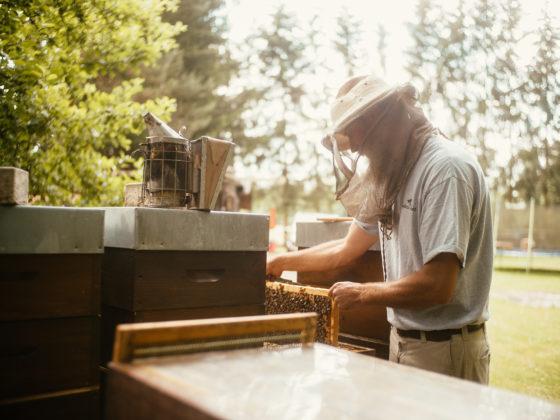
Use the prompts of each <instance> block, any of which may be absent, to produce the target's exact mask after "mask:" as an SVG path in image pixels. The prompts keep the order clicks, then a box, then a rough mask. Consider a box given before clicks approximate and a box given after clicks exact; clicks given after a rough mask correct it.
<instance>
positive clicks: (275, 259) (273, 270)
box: [266, 255, 284, 277]
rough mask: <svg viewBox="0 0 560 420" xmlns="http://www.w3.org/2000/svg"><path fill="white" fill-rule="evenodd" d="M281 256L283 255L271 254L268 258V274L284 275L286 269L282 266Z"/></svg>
mask: <svg viewBox="0 0 560 420" xmlns="http://www.w3.org/2000/svg"><path fill="white" fill-rule="evenodd" d="M280 257H281V255H276V256H271V257H269V258H268V260H267V262H266V275H267V276H274V277H280V276H281V275H282V272H283V271H284V270H283V269H282V268H281V267H280V261H279V258H280Z"/></svg>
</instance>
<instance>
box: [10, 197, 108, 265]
mask: <svg viewBox="0 0 560 420" xmlns="http://www.w3.org/2000/svg"><path fill="white" fill-rule="evenodd" d="M103 214H104V211H103V210H101V209H91V208H70V207H43V206H15V207H0V254H100V253H103V223H104V218H103Z"/></svg>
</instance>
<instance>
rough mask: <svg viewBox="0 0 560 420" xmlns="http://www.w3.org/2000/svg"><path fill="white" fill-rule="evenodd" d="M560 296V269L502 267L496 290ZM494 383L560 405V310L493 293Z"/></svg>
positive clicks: (490, 324) (496, 275)
mask: <svg viewBox="0 0 560 420" xmlns="http://www.w3.org/2000/svg"><path fill="white" fill-rule="evenodd" d="M509 290H524V291H528V292H548V293H558V294H560V272H537V273H529V274H526V273H525V272H524V271H504V270H496V271H495V272H494V277H493V281H492V292H500V291H509ZM490 313H491V316H490V321H489V322H488V335H489V340H490V346H491V352H492V356H491V365H490V385H491V386H495V387H498V388H503V389H508V390H511V391H515V392H519V393H522V394H528V395H531V396H534V397H538V398H543V399H547V400H550V401H554V402H557V403H560V308H558V307H551V308H550V307H549V308H546V307H538V306H526V305H520V304H518V303H515V302H513V301H509V300H506V299H502V298H497V297H491V299H490Z"/></svg>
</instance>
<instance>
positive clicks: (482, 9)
mask: <svg viewBox="0 0 560 420" xmlns="http://www.w3.org/2000/svg"><path fill="white" fill-rule="evenodd" d="M417 13H418V16H419V21H418V22H417V23H416V24H413V25H410V29H411V31H412V35H413V38H414V40H415V45H414V47H412V48H411V49H410V50H409V51H408V56H409V64H408V66H407V70H408V72H409V73H410V75H411V76H412V78H413V79H415V80H417V81H420V83H421V84H422V85H423V90H422V93H421V95H420V98H421V102H425V103H427V104H429V105H428V108H429V110H430V111H431V112H433V113H434V114H438V115H437V117H436V118H435V119H439V120H440V121H446V122H447V125H446V126H445V127H442V128H443V130H444V131H445V132H446V133H447V134H448V135H449V137H451V138H453V139H457V140H459V141H462V142H463V143H465V144H467V145H469V146H471V147H472V149H473V150H474V151H475V152H476V154H477V155H478V159H479V162H480V163H481V166H482V167H483V169H484V170H485V171H486V173H487V174H490V173H493V171H495V170H496V169H497V168H496V159H495V157H496V150H495V147H493V146H492V145H491V140H492V139H493V138H503V137H504V136H505V135H508V134H510V133H509V127H510V126H511V124H515V122H516V121H519V118H520V114H519V109H518V108H515V107H514V108H511V105H513V104H515V102H516V100H517V98H516V97H515V95H517V90H516V87H517V86H516V81H517V80H519V75H518V74H517V67H516V63H515V59H516V56H515V53H514V48H515V45H516V43H517V40H518V37H519V35H518V32H519V30H518V24H519V18H520V5H519V2H518V1H512V2H508V4H507V5H505V2H502V3H497V2H496V1H491V0H477V1H475V2H474V3H468V2H465V1H459V3H458V6H457V8H456V9H455V10H454V11H453V12H451V13H449V12H445V11H444V10H443V9H442V8H441V7H440V6H435V5H434V4H433V3H432V2H431V1H430V0H421V1H419V2H418V6H417ZM504 16H505V18H503V17H504ZM507 104H509V105H510V107H509V110H510V111H513V112H510V113H508V112H507V108H506V107H507Z"/></svg>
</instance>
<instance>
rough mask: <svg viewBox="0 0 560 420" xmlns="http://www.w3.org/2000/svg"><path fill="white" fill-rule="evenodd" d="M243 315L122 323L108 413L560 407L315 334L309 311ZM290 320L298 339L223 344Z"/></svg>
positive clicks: (245, 417)
mask: <svg viewBox="0 0 560 420" xmlns="http://www.w3.org/2000/svg"><path fill="white" fill-rule="evenodd" d="M246 318H247V317H245V318H238V319H212V320H198V321H176V322H165V323H154V324H151V325H150V324H136V325H132V326H129V325H127V326H121V327H120V329H119V332H118V340H117V345H116V346H115V357H114V359H113V362H111V363H110V364H109V378H108V387H107V391H108V392H107V412H106V418H108V419H111V420H120V419H135V420H144V419H145V420H152V419H155V418H157V419H158V420H168V419H169V420H171V419H173V420H177V419H189V420H192V419H213V420H216V419H231V420H234V419H235V420H238V419H239V420H250V419H259V420H260V419H267V420H275V419H279V420H280V419H287V418H290V419H301V418H314V419H322V420H323V419H324V420H331V419H332V420H339V419H342V418H351V419H366V418H383V419H385V418H388V419H393V418H395V419H401V418H414V419H419V420H444V419H445V420H446V419H450V418H453V419H460V420H478V419H480V420H494V419H495V420H498V419H505V418H507V419H508V420H526V419H529V418H535V417H538V418H539V419H550V420H552V419H557V418H558V417H559V416H560V405H558V404H554V403H551V402H547V401H544V400H539V399H536V398H531V397H528V396H524V395H520V394H515V393H512V392H508V391H504V390H500V389H495V388H491V387H488V386H485V385H480V384H477V383H474V382H470V381H465V380H461V379H457V378H453V377H449V376H445V375H440V374H435V373H433V372H428V371H424V370H420V369H416V368H412V367H410V366H403V365H399V364H396V363H390V362H388V361H385V360H381V359H378V358H373V357H364V356H361V355H358V354H355V353H353V352H348V351H345V350H342V349H339V348H336V347H333V346H328V345H324V344H322V343H314V342H310V340H311V339H312V333H310V331H311V330H312V329H313V325H312V322H311V321H312V319H311V318H309V314H294V315H289V316H280V315H276V316H271V315H269V316H264V317H248V318H252V319H246ZM294 323H295V324H297V326H296V325H294ZM271 324H275V325H276V326H275V327H273V328H270V326H271ZM287 329H289V330H294V329H297V330H299V331H300V332H301V333H300V335H299V337H301V341H302V344H301V345H300V346H278V347H274V348H267V347H264V346H258V347H251V348H230V347H228V348H227V349H220V346H221V345H227V344H228V343H230V340H229V338H230V337H236V339H238V338H240V336H243V335H245V336H247V337H248V338H251V337H252V336H253V335H254V334H258V335H260V336H270V335H275V333H276V335H279V334H280V333H282V332H283V331H285V330H287ZM201 338H205V339H207V340H210V339H213V340H216V342H215V344H216V348H214V349H209V348H208V347H201V348H200V349H199V350H200V351H196V349H195V348H194V347H192V346H190V344H191V343H194V344H197V343H198V342H197V340H200V339H201ZM207 342H208V341H203V343H207ZM158 353H159V354H158Z"/></svg>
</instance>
